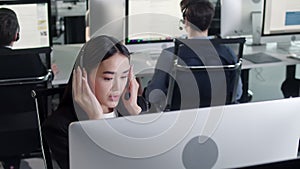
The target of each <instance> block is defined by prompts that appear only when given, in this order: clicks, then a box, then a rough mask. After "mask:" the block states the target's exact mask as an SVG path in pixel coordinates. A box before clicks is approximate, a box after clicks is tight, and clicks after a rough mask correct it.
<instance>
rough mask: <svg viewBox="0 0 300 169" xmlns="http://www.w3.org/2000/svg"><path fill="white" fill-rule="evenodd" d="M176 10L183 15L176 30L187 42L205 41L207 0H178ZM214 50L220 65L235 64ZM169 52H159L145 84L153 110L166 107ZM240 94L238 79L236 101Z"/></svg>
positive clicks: (210, 9)
mask: <svg viewBox="0 0 300 169" xmlns="http://www.w3.org/2000/svg"><path fill="white" fill-rule="evenodd" d="M180 7H181V12H182V15H183V18H182V20H181V21H182V23H183V25H184V26H183V27H179V29H185V30H186V32H187V36H188V39H209V37H208V29H209V27H210V24H211V22H212V19H213V17H214V13H215V10H214V6H213V4H212V3H211V2H210V1H209V0H182V1H181V2H180ZM216 50H217V52H218V54H219V57H220V60H221V62H222V64H223V65H230V64H235V63H236V62H237V56H235V54H234V53H233V52H232V51H230V50H228V49H227V48H225V47H224V48H223V47H222V48H218V49H217V48H216ZM173 53H174V47H171V48H167V49H165V50H163V51H162V53H161V56H160V57H159V59H158V61H157V63H156V69H155V73H154V75H153V78H152V80H151V82H150V83H149V84H148V86H147V88H146V90H145V93H144V94H145V98H146V99H147V100H148V101H149V102H150V103H151V104H153V103H154V104H156V107H157V105H158V106H159V108H160V109H162V110H164V106H165V104H166V103H165V99H166V94H167V91H168V87H169V77H170V72H172V67H173V64H174V62H173ZM185 55H188V52H186V53H185ZM188 57H190V56H188ZM196 57H197V56H196ZM192 62H193V61H192ZM191 64H193V65H194V64H195V63H194V62H193V63H191ZM202 85H203V84H202ZM204 85H206V84H204ZM183 87H185V86H183ZM186 87H188V86H186ZM202 87H203V86H202ZM241 94H242V83H241V80H239V85H238V89H237V97H236V98H237V99H239V98H240V97H241ZM173 96H174V95H173ZM174 97H176V96H174ZM179 99H180V98H179ZM183 101H184V100H183ZM175 102H176V104H177V102H178V103H179V104H180V100H177V101H176V100H175ZM201 102H202V100H201ZM201 104H202V103H200V107H206V106H210V105H209V103H207V104H206V103H205V104H203V105H201ZM178 109H180V107H179V105H178V107H175V108H174V107H173V108H171V110H178Z"/></svg>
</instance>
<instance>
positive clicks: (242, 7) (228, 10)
mask: <svg viewBox="0 0 300 169" xmlns="http://www.w3.org/2000/svg"><path fill="white" fill-rule="evenodd" d="M261 1H262V0H222V1H221V36H222V37H224V38H225V37H232V36H249V35H250V36H251V35H252V34H253V29H252V14H253V13H257V12H261V9H262V3H261Z"/></svg>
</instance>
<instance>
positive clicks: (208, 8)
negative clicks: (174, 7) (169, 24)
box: [180, 0, 215, 31]
mask: <svg viewBox="0 0 300 169" xmlns="http://www.w3.org/2000/svg"><path fill="white" fill-rule="evenodd" d="M180 7H181V11H182V15H183V19H185V18H186V19H187V21H189V22H190V23H191V27H192V29H194V30H201V31H205V30H206V29H208V28H209V26H210V24H211V22H212V19H213V17H214V14H215V8H214V5H213V4H212V3H211V2H209V0H182V1H181V3H180Z"/></svg>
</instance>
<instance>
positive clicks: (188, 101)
mask: <svg viewBox="0 0 300 169" xmlns="http://www.w3.org/2000/svg"><path fill="white" fill-rule="evenodd" d="M244 43H245V39H244V38H236V39H175V49H174V67H173V71H172V77H171V78H170V82H169V88H168V94H167V110H179V109H187V108H196V107H208V106H216V105H224V104H231V103H234V102H235V101H236V90H237V85H238V81H239V78H240V71H241V65H242V55H243V46H244Z"/></svg>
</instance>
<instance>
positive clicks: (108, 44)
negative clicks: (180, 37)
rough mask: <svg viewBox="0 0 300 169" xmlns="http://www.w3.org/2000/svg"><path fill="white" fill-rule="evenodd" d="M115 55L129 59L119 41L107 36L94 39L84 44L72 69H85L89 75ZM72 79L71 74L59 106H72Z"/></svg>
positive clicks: (126, 51) (127, 52) (125, 49)
mask: <svg viewBox="0 0 300 169" xmlns="http://www.w3.org/2000/svg"><path fill="white" fill-rule="evenodd" d="M116 53H121V54H123V55H124V56H126V57H128V59H129V58H130V53H129V51H128V49H127V48H126V47H125V45H123V44H122V42H121V41H118V40H117V39H115V38H113V37H110V36H107V35H101V36H97V37H94V38H92V39H90V40H89V41H88V42H86V43H85V44H84V46H83V47H82V48H81V50H80V52H79V54H78V56H77V59H76V62H75V65H74V67H73V69H75V68H77V66H80V67H81V68H85V69H86V71H87V73H88V74H89V73H90V71H91V70H93V69H94V68H96V67H98V66H99V64H100V63H101V62H102V61H104V60H106V59H108V58H110V57H111V56H113V55H114V54H116ZM72 77H73V76H72V74H71V76H70V78H69V82H68V84H67V87H66V90H65V92H64V96H63V98H62V100H61V102H60V106H64V105H73V98H72Z"/></svg>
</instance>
